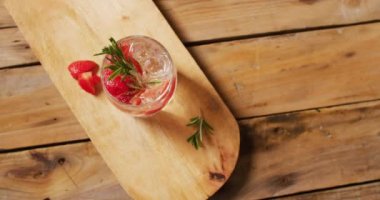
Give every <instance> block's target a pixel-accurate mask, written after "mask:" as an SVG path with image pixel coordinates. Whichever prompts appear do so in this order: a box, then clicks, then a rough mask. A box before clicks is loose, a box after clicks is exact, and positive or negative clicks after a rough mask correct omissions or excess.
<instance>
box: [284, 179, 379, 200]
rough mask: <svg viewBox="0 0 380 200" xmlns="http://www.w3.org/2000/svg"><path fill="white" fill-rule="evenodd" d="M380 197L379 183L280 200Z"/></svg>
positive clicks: (373, 199)
mask: <svg viewBox="0 0 380 200" xmlns="http://www.w3.org/2000/svg"><path fill="white" fill-rule="evenodd" d="M379 196H380V183H379V182H375V183H369V184H362V185H356V186H350V187H344V188H339V189H330V190H326V191H321V192H313V193H308V194H302V195H295V196H290V197H285V198H278V199H281V200H323V199H329V200H341V199H344V200H358V199H360V200H377V199H379Z"/></svg>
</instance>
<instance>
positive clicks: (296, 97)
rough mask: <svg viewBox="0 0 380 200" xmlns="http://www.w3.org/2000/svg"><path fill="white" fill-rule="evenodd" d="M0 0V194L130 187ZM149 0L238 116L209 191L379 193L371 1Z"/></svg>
mask: <svg viewBox="0 0 380 200" xmlns="http://www.w3.org/2000/svg"><path fill="white" fill-rule="evenodd" d="M2 2H3V0H0V83H1V89H0V200H13V199H40V200H41V199H46V200H47V199H51V200H54V199H102V200H103V199H129V197H128V195H127V194H126V193H125V192H124V191H123V190H122V188H121V187H120V186H119V184H118V183H117V181H116V179H115V177H114V175H113V174H111V172H110V170H109V169H108V168H107V166H106V165H105V163H104V162H103V161H102V159H101V158H100V156H99V155H98V153H97V152H96V150H95V149H94V147H93V145H92V144H91V141H90V140H89V139H88V137H87V136H86V134H85V133H84V131H83V129H82V128H81V127H80V126H79V123H78V122H77V120H76V119H75V118H74V116H73V114H72V113H71V111H70V110H69V108H68V106H67V105H66V103H65V102H64V101H63V98H62V97H61V96H60V95H59V93H58V91H57V90H56V88H55V87H54V86H53V85H52V83H51V81H50V79H49V77H48V76H47V74H46V73H45V72H44V70H43V69H42V67H41V66H40V64H39V62H38V60H37V59H36V58H35V56H34V55H33V53H32V52H31V50H30V48H29V45H28V44H27V43H26V42H25V40H24V38H23V37H22V34H21V33H20V32H19V30H18V28H17V27H16V26H15V24H14V22H13V21H12V19H11V17H10V16H9V14H8V12H7V11H6V10H5V8H4V7H3V5H2ZM155 2H156V4H157V5H158V7H159V8H160V10H161V11H162V12H163V14H164V15H165V16H166V17H167V19H168V20H169V22H170V23H171V25H172V26H173V28H174V29H175V30H176V32H177V33H178V34H179V36H180V38H181V39H182V41H183V42H184V44H185V45H186V46H187V48H188V49H189V50H190V51H191V53H192V54H193V56H194V58H195V59H196V61H197V62H198V63H199V65H200V66H201V68H202V70H203V71H204V72H205V74H206V75H207V77H208V78H209V80H210V81H211V82H212V83H213V85H214V86H215V88H216V89H217V91H218V92H219V93H220V95H221V96H222V98H223V99H224V100H225V102H226V103H227V105H228V106H229V107H230V108H231V110H232V112H233V114H234V116H235V117H236V118H237V119H238V122H239V125H240V130H241V150H240V158H239V160H238V164H237V167H236V170H235V172H234V173H233V175H232V177H231V178H230V180H229V181H228V182H227V184H226V185H225V186H224V187H223V188H222V189H221V190H220V191H219V192H218V193H217V194H216V195H214V196H213V197H211V199H223V200H224V199H266V198H278V199H380V23H379V22H380V1H378V0H366V1H364V0H328V1H327V0H325V1H322V0H319V1H318V0H271V1H268V0H244V1H238V0H219V1H214V0H204V1H196V0H181V1H170V0H156V1H155ZM41 31H48V30H41Z"/></svg>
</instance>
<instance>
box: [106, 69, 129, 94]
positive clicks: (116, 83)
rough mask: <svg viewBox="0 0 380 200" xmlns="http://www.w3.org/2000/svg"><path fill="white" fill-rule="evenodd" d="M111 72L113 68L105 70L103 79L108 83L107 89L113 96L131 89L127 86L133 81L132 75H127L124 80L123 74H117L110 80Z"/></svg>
mask: <svg viewBox="0 0 380 200" xmlns="http://www.w3.org/2000/svg"><path fill="white" fill-rule="evenodd" d="M111 74H112V70H111V69H104V70H103V79H104V82H105V85H106V89H107V90H108V92H109V93H110V94H111V95H112V96H114V97H117V96H118V95H120V94H123V93H126V92H128V91H129V90H130V88H129V87H128V86H127V84H129V83H130V82H131V81H132V80H131V78H130V77H126V78H125V79H124V80H123V79H122V77H121V76H116V77H115V78H113V79H112V80H108V78H109V76H110V75H111Z"/></svg>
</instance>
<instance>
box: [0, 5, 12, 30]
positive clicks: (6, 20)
mask: <svg viewBox="0 0 380 200" xmlns="http://www.w3.org/2000/svg"><path fill="white" fill-rule="evenodd" d="M15 26H16V24H15V22H14V21H13V19H12V17H11V16H10V15H9V13H8V11H7V9H5V7H4V0H0V28H5V27H15Z"/></svg>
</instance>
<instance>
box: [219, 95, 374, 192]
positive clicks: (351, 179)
mask: <svg viewBox="0 0 380 200" xmlns="http://www.w3.org/2000/svg"><path fill="white" fill-rule="evenodd" d="M379 121H380V101H377V102H372V103H362V104H354V105H349V106H341V107H334V108H326V109H321V110H313V111H304V112H298V113H291V114H282V115H274V116H269V117H262V118H256V119H251V120H243V121H240V122H239V124H240V129H241V141H242V143H241V154H240V157H239V161H238V164H237V166H236V169H235V173H234V174H233V175H232V176H231V178H230V181H229V182H228V183H227V184H226V185H225V186H224V188H222V189H221V190H220V191H219V192H218V193H217V195H216V197H215V198H216V199H260V198H266V197H275V196H280V195H286V194H292V193H297V192H302V191H309V190H315V189H321V188H330V187H335V186H339V185H346V184H350V183H357V182H364V181H368V180H377V179H379V178H380V165H379V163H380V156H379V155H380V148H378V147H379V145H380V137H379V135H380V124H379Z"/></svg>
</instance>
